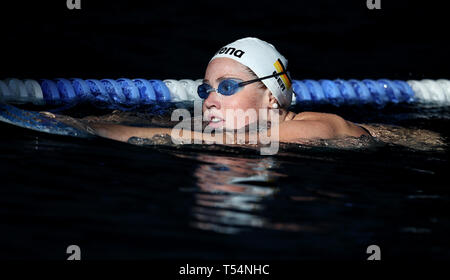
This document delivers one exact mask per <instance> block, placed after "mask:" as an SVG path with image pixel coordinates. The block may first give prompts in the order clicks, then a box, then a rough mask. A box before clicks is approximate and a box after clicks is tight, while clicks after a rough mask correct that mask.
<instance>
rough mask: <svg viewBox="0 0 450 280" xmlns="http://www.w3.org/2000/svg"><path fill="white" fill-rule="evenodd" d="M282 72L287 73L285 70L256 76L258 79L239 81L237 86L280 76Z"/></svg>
mask: <svg viewBox="0 0 450 280" xmlns="http://www.w3.org/2000/svg"><path fill="white" fill-rule="evenodd" d="M283 74H287V71H283V72H279V73H276V74H272V75H269V76H265V77H262V78H258V79H253V80H249V81H245V82H240V83H239V86H246V85H248V84H252V83H255V82H259V81H261V80H265V79H269V78H273V77H276V76H280V75H283Z"/></svg>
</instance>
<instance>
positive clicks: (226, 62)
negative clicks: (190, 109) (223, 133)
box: [203, 58, 270, 129]
mask: <svg viewBox="0 0 450 280" xmlns="http://www.w3.org/2000/svg"><path fill="white" fill-rule="evenodd" d="M224 78H237V79H240V80H242V81H248V80H251V79H254V77H252V76H251V74H250V73H248V71H246V68H245V66H244V65H242V64H241V63H239V62H237V61H235V60H233V59H230V58H216V59H214V60H213V61H211V63H209V65H208V67H207V68H206V73H205V82H206V83H208V84H209V85H210V86H212V87H213V88H218V86H219V83H220V81H221V79H224ZM269 96H270V91H269V90H268V89H266V88H261V86H260V83H252V84H249V85H247V86H245V87H244V88H243V89H241V90H240V91H239V92H237V93H235V94H233V95H230V96H224V95H221V94H220V93H218V92H215V91H213V92H211V93H210V94H209V96H208V98H206V99H205V101H204V102H203V117H204V120H206V121H207V122H208V125H209V126H210V127H214V128H218V127H224V128H236V129H238V128H241V127H243V126H245V125H247V124H249V123H252V122H255V121H257V120H258V112H259V111H258V109H260V108H268V107H269ZM236 109H241V110H243V113H242V114H239V112H236ZM249 109H251V110H249ZM233 112H234V113H233ZM252 112H253V113H252ZM244 115H245V117H243V116H244Z"/></svg>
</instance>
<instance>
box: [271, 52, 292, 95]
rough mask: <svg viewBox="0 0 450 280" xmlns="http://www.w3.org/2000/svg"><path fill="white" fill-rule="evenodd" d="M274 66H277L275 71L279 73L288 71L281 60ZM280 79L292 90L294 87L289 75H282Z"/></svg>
mask: <svg viewBox="0 0 450 280" xmlns="http://www.w3.org/2000/svg"><path fill="white" fill-rule="evenodd" d="M273 66H275V69H277V72H278V73H280V72H284V71H286V69H285V68H284V65H283V62H281V60H280V59H278V60H277V61H275V63H274V64H273ZM280 77H281V80H282V81H283V83H284V84H285V85H286V88H287V89H290V88H291V86H292V81H291V78H290V77H289V75H287V74H283V75H280Z"/></svg>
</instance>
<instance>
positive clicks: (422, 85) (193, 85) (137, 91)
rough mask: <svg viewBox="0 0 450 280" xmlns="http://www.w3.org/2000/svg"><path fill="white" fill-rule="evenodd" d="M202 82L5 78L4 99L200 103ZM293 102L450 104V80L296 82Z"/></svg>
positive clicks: (0, 92) (0, 90) (0, 94)
mask: <svg viewBox="0 0 450 280" xmlns="http://www.w3.org/2000/svg"><path fill="white" fill-rule="evenodd" d="M201 83H202V80H201V79H198V80H189V79H182V80H174V79H166V80H155V79H153V80H148V79H142V78H138V79H128V78H120V79H117V80H114V79H101V80H96V79H87V80H83V79H79V78H71V79H65V78H56V79H41V80H39V81H36V80H32V79H26V80H20V79H15V78H9V79H4V80H0V100H2V101H6V102H11V103H33V104H37V105H45V104H55V105H58V104H73V103H77V102H91V103H93V104H102V105H108V104H111V105H114V104H117V105H124V106H134V105H140V104H152V103H156V102H178V101H190V100H200V97H199V96H198V95H197V87H198V85H200V84H201ZM292 87H293V90H294V96H293V100H292V104H296V103H302V102H312V103H329V104H333V105H337V106H339V105H341V104H368V103H375V104H379V105H383V104H387V103H405V102H406V103H410V102H434V103H438V104H443V105H447V104H449V103H450V81H449V80H446V79H439V80H430V79H424V80H420V81H418V80H409V81H400V80H389V79H379V80H370V79H364V80H355V79H351V80H342V79H336V80H326V79H322V80H318V81H317V80H310V79H305V80H293V83H292Z"/></svg>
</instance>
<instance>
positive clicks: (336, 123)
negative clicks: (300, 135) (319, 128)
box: [285, 112, 370, 137]
mask: <svg viewBox="0 0 450 280" xmlns="http://www.w3.org/2000/svg"><path fill="white" fill-rule="evenodd" d="M288 120H295V121H320V122H323V123H326V124H328V125H330V126H332V127H333V128H334V130H335V131H336V133H337V134H340V135H350V136H356V137H359V136H361V135H370V133H368V131H367V130H366V129H364V128H362V127H360V126H358V125H356V124H354V123H352V122H350V121H347V120H345V119H344V118H342V117H341V116H338V115H336V114H331V113H319V112H301V113H297V114H296V113H294V112H288V113H287V114H286V118H285V121H288Z"/></svg>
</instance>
